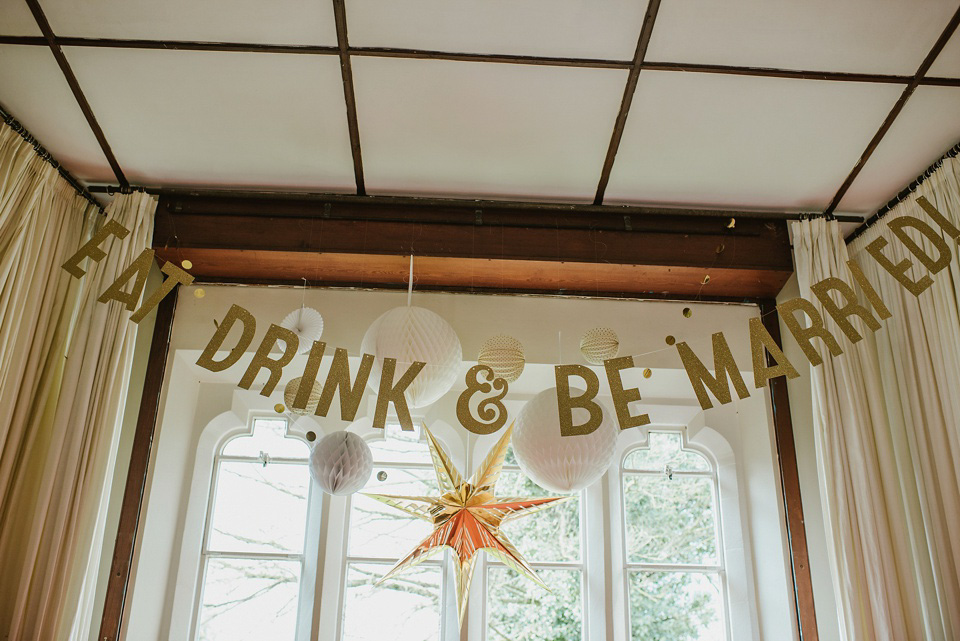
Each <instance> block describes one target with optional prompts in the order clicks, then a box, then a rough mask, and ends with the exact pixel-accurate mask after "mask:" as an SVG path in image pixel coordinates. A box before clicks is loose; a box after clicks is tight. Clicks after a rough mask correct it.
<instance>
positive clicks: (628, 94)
mask: <svg viewBox="0 0 960 641" xmlns="http://www.w3.org/2000/svg"><path fill="white" fill-rule="evenodd" d="M659 10H660V0H650V1H649V4H647V12H646V14H645V15H644V16H643V26H641V27H640V38H639V39H638V40H637V50H636V52H635V53H634V54H633V66H632V67H631V68H630V73H629V74H628V75H627V84H626V86H625V87H624V89H623V98H622V99H621V100H620V111H618V112H617V119H616V121H614V124H613V134H612V135H611V136H610V144H609V145H607V155H606V157H605V158H604V159H603V167H602V168H601V170H600V182H599V184H598V185H597V193H596V196H595V197H594V199H593V204H594V205H602V204H603V195H604V193H605V192H606V191H607V183H608V182H609V181H610V172H611V171H612V170H613V161H614V160H616V158H617V151H618V150H619V149H620V139H621V138H623V128H624V126H626V124H627V114H629V113H630V105H631V104H632V103H633V95H634V94H635V93H636V91H637V80H638V79H639V78H640V70H641V69H642V68H643V59H644V57H645V56H646V55H647V47H648V46H649V45H650V37H651V36H652V35H653V23H654V22H656V20H657V12H658V11H659Z"/></svg>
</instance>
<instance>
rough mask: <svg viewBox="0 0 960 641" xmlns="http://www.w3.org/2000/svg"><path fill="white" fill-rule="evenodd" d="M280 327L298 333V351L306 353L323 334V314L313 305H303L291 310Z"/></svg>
mask: <svg viewBox="0 0 960 641" xmlns="http://www.w3.org/2000/svg"><path fill="white" fill-rule="evenodd" d="M280 327H283V328H284V329H289V330H290V331H291V332H293V333H294V334H296V335H297V338H298V339H299V340H300V347H299V349H298V350H297V351H299V352H300V353H301V354H306V353H307V352H309V351H310V348H311V347H312V346H313V341H318V340H320V336H321V335H322V334H323V316H321V315H320V312H318V311H317V310H315V309H313V308H312V307H301V308H300V309H295V310H293V311H292V312H290V313H289V314H288V315H287V317H286V318H284V319H283V322H281V323H280Z"/></svg>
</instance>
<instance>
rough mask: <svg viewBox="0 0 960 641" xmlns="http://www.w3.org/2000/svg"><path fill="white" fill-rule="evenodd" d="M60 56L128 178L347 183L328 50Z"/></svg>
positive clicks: (343, 128)
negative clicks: (321, 53) (308, 52)
mask: <svg viewBox="0 0 960 641" xmlns="http://www.w3.org/2000/svg"><path fill="white" fill-rule="evenodd" d="M65 53H66V55H67V58H68V59H69V60H70V63H71V65H72V66H73V69H74V72H75V73H76V75H77V78H78V79H79V81H80V84H81V86H82V87H83V89H84V91H85V93H86V95H87V99H88V100H89V102H90V105H91V106H92V108H93V111H94V113H96V115H97V118H98V120H99V121H100V124H101V126H102V127H103V130H104V132H105V133H106V136H107V139H108V140H109V141H110V144H111V146H112V147H113V150H114V152H115V154H116V156H117V160H118V161H119V162H120V166H121V167H122V168H123V170H124V172H125V173H126V174H127V178H129V179H130V181H131V182H133V183H138V184H145V185H158V184H164V185H209V186H244V187H277V188H294V189H306V188H309V189H331V190H343V189H351V188H353V187H354V182H353V166H352V160H351V155H350V143H349V136H348V133H347V124H346V113H345V110H344V106H343V105H344V103H343V86H342V84H341V80H340V67H339V62H338V59H337V58H336V57H335V56H300V55H284V54H256V53H212V52H193V51H145V50H128V51H124V52H123V55H117V52H116V51H115V50H111V49H92V48H86V47H82V48H73V47H67V48H66V49H65Z"/></svg>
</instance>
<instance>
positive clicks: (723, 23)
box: [647, 0, 957, 76]
mask: <svg viewBox="0 0 960 641" xmlns="http://www.w3.org/2000/svg"><path fill="white" fill-rule="evenodd" d="M956 10H957V4H956V2H953V1H951V0H913V1H908V2H902V1H899V0H842V1H837V0H804V1H803V2H796V1H785V0H779V1H771V0H733V1H724V2H718V1H717V0H663V1H662V2H661V4H660V12H659V14H658V15H657V21H656V24H655V27H654V30H653V37H652V39H651V41H650V49H649V50H648V51H647V60H651V61H657V62H664V61H683V62H699V63H710V64H723V65H740V66H749V67H778V68H782V69H810V70H817V71H852V72H860V73H883V74H895V75H908V76H912V75H913V74H914V73H915V72H916V70H917V67H919V66H920V63H921V62H923V59H924V57H925V56H926V55H927V52H928V51H930V47H932V46H933V44H934V42H936V40H937V38H938V37H939V36H940V33H941V32H942V31H943V28H944V27H945V26H946V24H947V22H948V21H949V20H950V17H951V16H952V15H953V14H954V12H955V11H956Z"/></svg>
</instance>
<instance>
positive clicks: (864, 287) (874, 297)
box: [847, 260, 893, 320]
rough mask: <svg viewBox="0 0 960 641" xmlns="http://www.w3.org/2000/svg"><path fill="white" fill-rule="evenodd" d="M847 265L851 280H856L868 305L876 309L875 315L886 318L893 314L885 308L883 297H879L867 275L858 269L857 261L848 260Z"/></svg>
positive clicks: (882, 318) (881, 318)
mask: <svg viewBox="0 0 960 641" xmlns="http://www.w3.org/2000/svg"><path fill="white" fill-rule="evenodd" d="M847 267H849V268H850V273H851V274H853V280H855V281H857V285H859V286H860V290H861V291H862V292H863V295H864V296H866V297H867V301H869V302H870V305H871V306H872V307H873V308H874V309H875V310H877V316H879V317H880V320H887V319H888V318H890V317H891V316H893V314H891V313H890V310H889V309H887V306H886V304H885V303H884V302H883V299H882V298H880V293H879V292H878V291H877V290H876V289H875V288H874V286H873V285H872V284H871V283H870V281H869V280H867V275H866V274H864V273H863V270H862V269H860V265H858V264H857V261H855V260H848V261H847Z"/></svg>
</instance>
